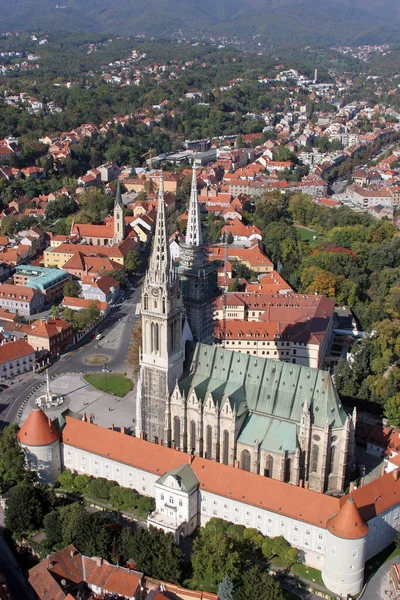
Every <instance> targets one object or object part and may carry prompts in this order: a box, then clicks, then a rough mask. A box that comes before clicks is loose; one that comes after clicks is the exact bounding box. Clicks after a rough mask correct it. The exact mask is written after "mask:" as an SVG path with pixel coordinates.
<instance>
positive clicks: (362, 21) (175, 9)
mask: <svg viewBox="0 0 400 600" xmlns="http://www.w3.org/2000/svg"><path fill="white" fill-rule="evenodd" d="M1 4H2V14H1V20H0V31H2V32H5V31H34V30H36V31H37V30H64V31H79V32H82V31H85V32H102V33H103V32H104V33H113V34H118V33H120V34H121V35H127V34H130V35H132V34H145V35H146V36H155V37H158V38H170V37H177V36H179V35H182V36H184V37H194V36H204V37H205V38H207V37H211V36H218V37H220V36H228V37H236V38H239V39H242V40H244V41H246V42H248V43H251V44H253V45H256V44H258V43H260V44H261V45H262V46H265V45H267V46H276V45H278V46H279V45H282V44H285V45H286V44H292V45H299V44H304V43H309V44H311V45H322V46H326V45H332V44H338V43H339V44H354V45H359V44H364V43H381V42H398V41H399V34H398V27H399V25H400V2H399V0H2V2H1Z"/></svg>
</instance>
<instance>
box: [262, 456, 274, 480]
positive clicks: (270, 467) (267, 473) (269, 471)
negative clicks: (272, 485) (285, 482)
mask: <svg viewBox="0 0 400 600" xmlns="http://www.w3.org/2000/svg"><path fill="white" fill-rule="evenodd" d="M273 474H274V459H273V457H272V456H271V455H269V456H267V459H266V461H265V469H264V477H273Z"/></svg>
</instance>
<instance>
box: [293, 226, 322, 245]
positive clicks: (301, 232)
mask: <svg viewBox="0 0 400 600" xmlns="http://www.w3.org/2000/svg"><path fill="white" fill-rule="evenodd" d="M295 228H296V231H297V234H298V236H299V238H300V240H301V241H302V242H306V243H307V244H309V245H310V246H317V245H318V244H319V242H320V241H321V240H323V239H324V238H325V237H326V236H325V234H324V233H320V232H319V231H313V230H310V229H306V228H305V227H302V226H301V225H295ZM314 236H315V238H316V239H315V240H314Z"/></svg>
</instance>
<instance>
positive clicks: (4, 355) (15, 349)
mask: <svg viewBox="0 0 400 600" xmlns="http://www.w3.org/2000/svg"><path fill="white" fill-rule="evenodd" d="M31 354H33V355H34V354H35V350H34V349H33V348H32V346H31V345H30V344H28V342H25V341H24V340H17V341H16V342H8V344H3V345H2V346H0V365H2V364H4V363H7V362H10V361H11V360H17V359H18V358H23V357H24V356H29V355H31Z"/></svg>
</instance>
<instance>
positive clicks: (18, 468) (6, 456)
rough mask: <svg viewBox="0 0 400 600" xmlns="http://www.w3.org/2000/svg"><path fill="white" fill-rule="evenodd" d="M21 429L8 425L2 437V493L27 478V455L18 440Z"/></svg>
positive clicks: (0, 478) (0, 490)
mask: <svg viewBox="0 0 400 600" xmlns="http://www.w3.org/2000/svg"><path fill="white" fill-rule="evenodd" d="M18 429H19V427H18V426H17V425H15V424H13V425H8V426H7V427H5V428H4V430H3V431H2V433H1V435H0V492H1V493H4V492H6V491H8V490H9V489H10V488H11V487H13V486H15V485H17V484H18V483H22V482H23V481H25V480H26V478H27V469H26V463H25V455H24V453H23V452H22V450H21V446H20V445H19V442H18V439H17V433H18Z"/></svg>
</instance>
